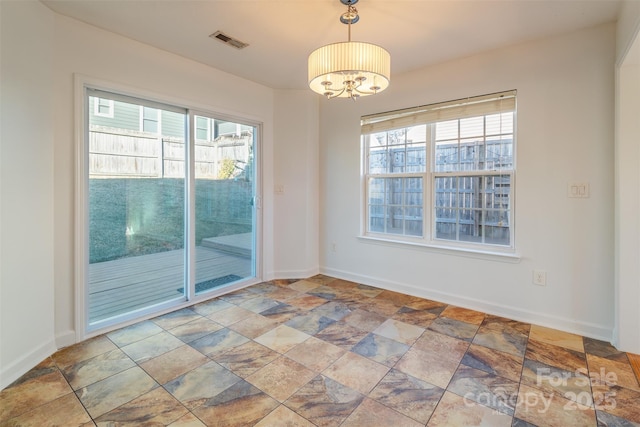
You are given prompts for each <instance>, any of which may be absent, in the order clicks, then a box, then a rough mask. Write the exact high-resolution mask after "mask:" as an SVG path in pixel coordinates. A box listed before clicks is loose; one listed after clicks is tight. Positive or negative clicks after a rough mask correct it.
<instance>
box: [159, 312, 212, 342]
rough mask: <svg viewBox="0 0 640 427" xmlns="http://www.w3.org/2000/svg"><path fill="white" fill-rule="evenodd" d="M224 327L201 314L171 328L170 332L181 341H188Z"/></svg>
mask: <svg viewBox="0 0 640 427" xmlns="http://www.w3.org/2000/svg"><path fill="white" fill-rule="evenodd" d="M222 328H223V326H222V325H220V324H219V323H217V322H214V321H213V320H211V319H208V318H206V317H201V316H200V317H199V318H198V319H196V320H192V321H191V322H188V323H183V324H181V325H180V326H176V327H175V328H172V329H169V331H168V332H169V333H170V334H171V335H173V336H174V337H176V338H178V339H179V340H180V341H182V342H186V343H188V342H191V341H193V340H197V339H198V338H202V337H203V336H205V335H208V334H210V333H212V332H216V331H219V330H220V329H222Z"/></svg>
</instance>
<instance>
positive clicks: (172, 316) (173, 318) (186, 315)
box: [151, 308, 202, 330]
mask: <svg viewBox="0 0 640 427" xmlns="http://www.w3.org/2000/svg"><path fill="white" fill-rule="evenodd" d="M201 317H202V316H201V315H200V314H198V313H196V312H195V311H193V310H192V309H191V308H183V309H181V310H176V311H172V312H170V313H167V314H163V315H162V316H158V317H154V318H153V319H151V321H152V322H153V323H155V324H156V325H158V326H160V327H161V328H162V329H165V330H169V329H173V328H175V327H177V326H180V325H182V324H184V323H189V322H192V321H194V320H197V319H199V318H201Z"/></svg>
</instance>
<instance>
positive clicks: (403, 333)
mask: <svg viewBox="0 0 640 427" xmlns="http://www.w3.org/2000/svg"><path fill="white" fill-rule="evenodd" d="M423 332H424V328H421V327H419V326H415V325H410V324H408V323H404V322H401V321H399V320H394V319H387V320H386V321H385V322H384V323H383V324H382V325H380V326H378V327H377V328H376V329H374V330H373V333H374V334H377V335H381V336H383V337H387V338H390V339H392V340H394V341H398V342H401V343H403V344H407V345H412V344H413V343H414V342H415V341H416V340H417V339H418V338H419V337H420V335H422V333H423Z"/></svg>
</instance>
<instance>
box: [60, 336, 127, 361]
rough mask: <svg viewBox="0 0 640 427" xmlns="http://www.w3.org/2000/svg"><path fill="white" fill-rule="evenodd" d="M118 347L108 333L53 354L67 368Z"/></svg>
mask: <svg viewBox="0 0 640 427" xmlns="http://www.w3.org/2000/svg"><path fill="white" fill-rule="evenodd" d="M116 348H118V347H117V346H116V345H115V344H114V343H113V342H112V341H111V340H110V339H109V338H107V336H106V335H100V336H97V337H94V338H89V339H88V340H86V341H82V342H81V343H78V344H74V345H72V346H69V347H65V348H63V349H62V350H59V351H57V352H55V353H53V355H52V356H51V358H52V359H53V360H54V361H55V362H56V365H58V366H59V367H60V368H65V367H67V366H70V365H75V364H76V363H78V362H82V361H84V360H87V359H91V358H92V357H96V356H98V355H100V354H104V353H107V352H109V351H112V350H115V349H116Z"/></svg>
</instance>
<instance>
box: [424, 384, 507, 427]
mask: <svg viewBox="0 0 640 427" xmlns="http://www.w3.org/2000/svg"><path fill="white" fill-rule="evenodd" d="M427 426H429V427H441V426H465V427H476V426H477V427H480V426H483V427H484V426H487V427H488V426H491V427H510V426H511V416H509V415H506V414H503V413H502V412H498V411H495V410H493V409H491V408H488V407H486V406H483V405H480V404H478V403H475V402H469V401H468V400H465V399H464V397H461V396H458V395H456V394H453V393H450V392H448V391H447V392H445V393H444V396H442V399H441V400H440V403H438V406H437V407H436V410H435V412H434V413H433V416H432V417H431V419H430V420H429V423H428V424H427Z"/></svg>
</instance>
